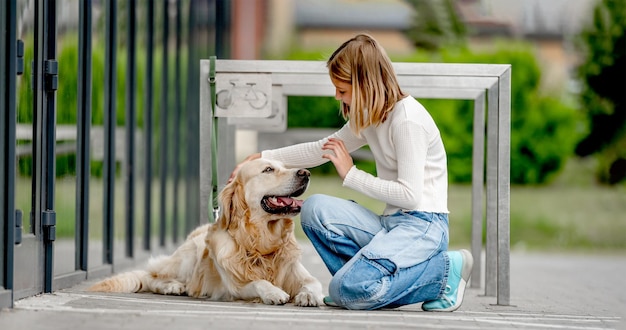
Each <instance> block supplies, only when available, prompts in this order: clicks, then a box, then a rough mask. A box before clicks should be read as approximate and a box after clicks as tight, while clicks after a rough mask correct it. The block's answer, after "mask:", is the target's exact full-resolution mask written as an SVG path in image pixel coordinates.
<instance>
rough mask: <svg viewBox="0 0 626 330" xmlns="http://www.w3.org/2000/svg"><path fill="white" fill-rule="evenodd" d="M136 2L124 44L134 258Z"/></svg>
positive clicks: (129, 235)
mask: <svg viewBox="0 0 626 330" xmlns="http://www.w3.org/2000/svg"><path fill="white" fill-rule="evenodd" d="M136 6H137V0H128V3H127V19H126V22H127V28H126V30H127V31H126V33H127V37H128V38H127V40H128V42H127V43H126V47H127V49H126V56H127V63H128V65H127V67H126V134H125V137H126V157H124V161H125V162H126V166H125V168H126V172H125V173H126V180H125V184H126V185H125V193H126V206H125V212H126V256H127V257H129V258H132V257H133V256H134V242H135V212H134V211H135V126H136V123H137V115H136V106H135V91H136V90H137V58H136V55H135V54H136V50H137V46H136V45H135V39H136V38H135V31H136V30H137V25H136V19H137V13H136V10H135V9H136Z"/></svg>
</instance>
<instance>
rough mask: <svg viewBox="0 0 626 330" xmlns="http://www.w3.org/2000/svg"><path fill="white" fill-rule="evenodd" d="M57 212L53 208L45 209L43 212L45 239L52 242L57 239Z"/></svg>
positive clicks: (42, 221) (42, 223)
mask: <svg viewBox="0 0 626 330" xmlns="http://www.w3.org/2000/svg"><path fill="white" fill-rule="evenodd" d="M56 224H57V214H56V212H54V211H52V210H47V211H43V212H42V213H41V225H42V226H43V239H44V241H48V242H52V241H54V240H56V236H57V235H56V233H57V228H56Z"/></svg>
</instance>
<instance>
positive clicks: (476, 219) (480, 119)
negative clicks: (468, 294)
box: [470, 93, 485, 288]
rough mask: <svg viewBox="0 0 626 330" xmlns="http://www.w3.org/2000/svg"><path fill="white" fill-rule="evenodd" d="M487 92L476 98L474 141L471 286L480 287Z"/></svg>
mask: <svg viewBox="0 0 626 330" xmlns="http://www.w3.org/2000/svg"><path fill="white" fill-rule="evenodd" d="M484 128H485V94H484V93H481V95H480V96H478V97H477V98H476V99H474V127H473V143H472V256H473V257H474V264H475V265H476V266H475V267H474V268H473V269H472V279H471V283H470V286H471V287H472V288H480V285H481V283H482V277H481V275H482V272H481V267H482V247H483V210H484V205H485V203H484V193H483V191H484V179H485V177H484V168H485V167H484V166H485V129H484Z"/></svg>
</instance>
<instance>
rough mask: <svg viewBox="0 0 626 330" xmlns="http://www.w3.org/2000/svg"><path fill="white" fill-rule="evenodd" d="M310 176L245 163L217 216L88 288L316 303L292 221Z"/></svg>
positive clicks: (318, 294) (316, 288)
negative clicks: (166, 250) (171, 248)
mask: <svg viewBox="0 0 626 330" xmlns="http://www.w3.org/2000/svg"><path fill="white" fill-rule="evenodd" d="M308 181H309V172H308V171H307V170H304V169H286V168H284V167H283V165H282V164H280V163H279V162H274V161H268V160H264V159H259V160H254V161H251V162H248V163H246V164H245V165H244V166H242V168H241V169H240V170H239V171H238V173H237V176H236V177H235V178H234V180H233V181H232V182H231V183H229V184H228V185H226V187H224V189H223V190H222V192H221V193H220V202H221V208H222V215H221V216H220V217H219V219H218V221H217V222H216V223H215V224H206V225H203V226H200V227H198V228H197V229H195V230H194V231H193V232H191V233H190V234H189V235H188V236H187V238H186V240H185V242H184V243H183V244H182V245H181V246H180V247H179V248H178V249H177V250H176V251H175V252H174V253H173V254H172V255H171V256H162V257H158V258H153V259H151V260H150V262H149V265H148V267H147V269H146V270H135V271H130V272H126V273H121V274H118V275H114V276H112V277H110V278H107V279H105V280H103V281H100V282H98V283H96V284H94V285H93V286H91V287H90V288H89V289H88V290H90V291H99V292H154V293H160V294H175V295H180V294H187V295H189V296H192V297H206V298H208V299H211V300H221V301H228V300H237V299H241V300H247V301H257V302H258V301H261V302H263V303H265V304H285V303H287V302H290V301H291V302H293V303H294V304H295V305H298V306H319V305H320V304H321V303H322V297H323V295H322V286H321V284H320V282H319V281H318V280H317V279H316V278H314V277H313V276H311V275H310V273H309V272H308V271H307V270H306V269H305V268H304V266H303V265H302V264H301V262H300V256H301V252H300V247H299V246H298V243H297V241H296V238H295V236H294V232H293V229H294V222H293V220H292V219H291V217H292V216H294V215H296V214H297V213H298V212H300V206H301V203H302V201H298V200H296V199H293V198H292V197H297V196H298V195H300V194H302V193H303V192H304V190H306V187H307V186H308Z"/></svg>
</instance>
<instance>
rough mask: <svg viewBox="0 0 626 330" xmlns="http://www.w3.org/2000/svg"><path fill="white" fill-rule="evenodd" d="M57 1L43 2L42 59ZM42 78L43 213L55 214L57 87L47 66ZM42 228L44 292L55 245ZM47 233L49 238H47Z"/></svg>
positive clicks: (52, 44) (51, 52) (51, 51)
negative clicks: (43, 86)
mask: <svg viewBox="0 0 626 330" xmlns="http://www.w3.org/2000/svg"><path fill="white" fill-rule="evenodd" d="M56 11H57V2H56V0H50V1H46V3H45V4H44V13H45V14H44V17H45V18H44V20H45V23H44V53H45V55H44V61H49V60H54V59H56V51H57V48H56V27H57V24H56V22H57V21H56ZM45 71H46V79H45V80H44V81H45V88H44V91H45V99H44V107H43V110H44V114H43V117H44V120H43V122H44V130H43V134H44V136H45V137H44V139H43V144H44V147H43V148H42V152H43V156H42V164H43V165H44V168H43V171H42V174H43V184H44V187H43V188H42V192H43V199H42V200H43V210H42V211H43V212H46V213H54V212H53V210H54V185H55V176H56V169H55V168H56V156H55V155H56V154H55V147H56V129H55V128H56V100H55V96H56V87H54V86H52V85H53V84H54V82H53V80H51V79H50V78H51V77H50V76H49V71H48V68H46V70H45ZM46 227H49V228H44V239H43V244H44V292H46V293H48V292H52V279H53V277H54V244H53V242H54V241H53V239H50V237H51V236H48V235H50V233H46V231H47V230H54V228H52V227H54V223H51V224H46ZM46 236H48V237H46Z"/></svg>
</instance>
